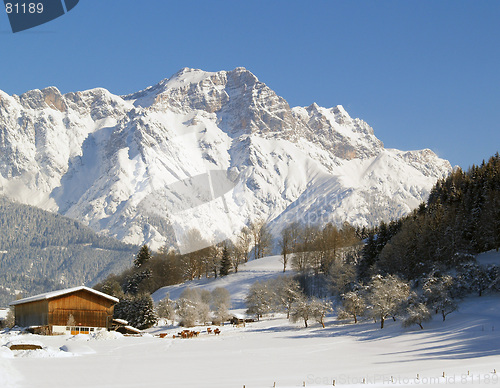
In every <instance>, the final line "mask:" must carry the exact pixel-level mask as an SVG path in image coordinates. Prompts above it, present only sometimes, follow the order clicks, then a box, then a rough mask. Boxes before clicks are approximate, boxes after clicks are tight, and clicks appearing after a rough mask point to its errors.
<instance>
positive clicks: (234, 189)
mask: <svg viewBox="0 0 500 388" xmlns="http://www.w3.org/2000/svg"><path fill="white" fill-rule="evenodd" d="M450 170H451V166H450V165H449V163H448V162H447V161H444V160H442V159H439V158H438V157H437V156H436V155H435V154H434V153H432V151H428V150H424V151H408V152H403V151H397V150H387V149H384V146H383V144H382V142H381V141H380V140H379V139H377V138H376V136H375V135H374V132H373V129H372V128H371V127H370V126H369V125H368V124H367V123H365V122H364V121H362V120H360V119H356V118H354V119H353V118H351V117H350V116H349V114H348V113H347V112H346V110H345V109H344V108H343V107H342V106H341V105H337V106H335V107H333V108H323V107H320V106H318V105H317V104H312V105H310V106H309V107H307V108H302V107H296V108H290V106H289V104H288V103H287V101H286V100H285V99H284V98H282V97H280V96H278V95H277V94H276V93H275V92H274V91H273V90H272V89H270V88H269V87H268V86H267V85H266V84H265V83H263V82H261V81H259V80H258V78H257V77H256V76H255V75H253V74H252V73H251V72H250V71H248V70H246V69H245V68H236V69H234V70H231V71H220V72H205V71H202V70H198V69H189V68H184V69H182V70H180V71H179V72H177V73H176V74H175V75H174V76H172V77H170V78H167V79H164V80H163V81H161V82H159V83H158V84H156V85H154V86H151V87H148V88H146V89H144V90H142V91H139V92H137V93H133V94H130V95H127V96H121V97H120V96H116V95H113V94H112V93H110V92H109V91H107V90H105V89H100V88H97V89H92V90H87V91H83V92H75V93H68V94H65V95H64V96H62V95H61V93H60V92H59V91H58V90H57V89H56V88H46V89H43V90H33V91H30V92H27V93H25V94H23V95H22V96H20V97H17V96H13V97H10V96H8V95H6V94H5V93H3V92H0V192H1V193H3V194H4V195H6V196H7V197H9V198H12V199H15V200H17V201H19V202H22V203H28V204H32V205H36V206H40V207H42V208H44V209H48V210H52V211H59V212H60V213H62V214H64V215H66V216H69V217H72V218H75V219H77V220H79V221H81V222H83V223H85V224H86V225H89V226H90V227H92V228H93V229H94V230H97V231H100V232H101V233H105V234H108V235H111V236H114V237H117V238H119V239H120V240H122V241H124V242H128V243H134V244H142V243H148V244H150V245H151V246H152V247H153V248H158V247H160V246H161V245H164V244H166V243H171V244H176V243H179V242H181V241H182V240H183V238H184V237H185V233H187V232H188V231H189V230H190V229H191V228H197V229H199V230H200V231H202V232H203V233H204V234H205V236H204V237H206V238H207V239H224V238H226V237H231V236H232V234H233V233H235V232H237V231H239V229H240V228H241V227H242V226H243V225H245V223H247V222H248V221H249V220H251V219H254V218H255V217H257V216H258V217H262V218H265V219H267V220H268V221H269V222H270V223H271V226H272V228H273V230H274V231H275V232H276V233H277V232H278V231H279V229H280V228H281V227H283V226H284V225H285V224H286V223H287V222H289V221H290V220H299V221H300V222H306V223H307V222H313V221H312V220H314V222H315V223H320V224H321V223H325V222H336V223H341V222H344V221H349V222H351V223H354V224H357V225H368V224H373V223H376V222H378V221H379V220H381V219H390V218H395V217H398V216H401V215H403V214H405V213H406V212H409V211H410V210H411V209H412V208H413V207H415V206H418V204H419V203H420V202H421V201H422V200H424V199H425V198H426V196H427V195H428V192H429V190H430V188H431V187H432V185H433V184H434V182H435V180H436V179H438V178H440V177H442V176H444V175H446V174H448V172H449V171H450ZM304 217H305V218H304Z"/></svg>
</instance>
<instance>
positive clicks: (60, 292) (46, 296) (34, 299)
mask: <svg viewBox="0 0 500 388" xmlns="http://www.w3.org/2000/svg"><path fill="white" fill-rule="evenodd" d="M83 290H84V291H88V292H91V293H93V294H96V295H99V296H102V297H103V298H106V299H109V300H112V301H113V302H115V303H118V302H119V301H120V300H119V299H118V298H115V297H114V296H111V295H108V294H105V293H103V292H100V291H97V290H94V289H93V288H89V287H85V286H79V287H73V288H66V289H64V290H57V291H51V292H46V293H44V294H39V295H34V296H30V297H28V298H24V299H19V300H16V301H14V302H11V303H9V306H16V305H19V304H24V303H30V302H37V301H39V300H47V299H52V298H56V297H58V296H61V295H66V294H71V293H73V292H76V291H83Z"/></svg>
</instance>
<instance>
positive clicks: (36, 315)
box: [14, 300, 49, 327]
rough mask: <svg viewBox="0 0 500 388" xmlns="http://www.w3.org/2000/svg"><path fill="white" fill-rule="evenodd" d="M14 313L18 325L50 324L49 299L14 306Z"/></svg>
mask: <svg viewBox="0 0 500 388" xmlns="http://www.w3.org/2000/svg"><path fill="white" fill-rule="evenodd" d="M14 314H15V317H16V325H18V326H22V327H26V326H45V325H48V324H49V321H48V301H47V300H40V301H37V302H31V303H25V304H20V305H17V306H14Z"/></svg>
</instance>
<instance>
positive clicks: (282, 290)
mask: <svg viewBox="0 0 500 388" xmlns="http://www.w3.org/2000/svg"><path fill="white" fill-rule="evenodd" d="M274 289H275V294H274V295H275V301H276V303H277V304H278V308H279V309H281V310H284V311H285V312H286V317H287V319H288V318H290V309H291V307H292V304H293V302H295V301H296V300H297V299H298V298H299V297H300V296H301V293H302V292H301V290H300V285H299V282H298V281H297V280H295V279H294V278H293V277H291V276H280V277H278V278H277V279H276V281H275V282H274Z"/></svg>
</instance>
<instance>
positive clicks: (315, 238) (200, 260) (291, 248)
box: [94, 220, 359, 326]
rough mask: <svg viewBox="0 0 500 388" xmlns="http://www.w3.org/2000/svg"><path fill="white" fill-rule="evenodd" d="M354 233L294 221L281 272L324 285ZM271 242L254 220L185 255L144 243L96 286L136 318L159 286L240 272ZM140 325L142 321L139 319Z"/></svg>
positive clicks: (283, 242)
mask: <svg viewBox="0 0 500 388" xmlns="http://www.w3.org/2000/svg"><path fill="white" fill-rule="evenodd" d="M356 236H357V231H356V229H354V228H353V227H351V226H349V225H347V224H346V225H344V226H343V228H337V227H335V226H333V225H331V224H328V225H326V226H325V227H324V228H319V227H311V226H308V227H301V226H300V225H299V224H291V225H289V226H288V227H287V228H285V229H284V230H283V232H282V233H281V236H280V238H279V239H278V246H279V248H280V250H281V252H282V257H283V260H282V263H283V272H285V271H286V269H287V267H288V268H289V267H290V266H291V267H292V268H294V269H297V270H299V271H300V272H301V273H302V274H303V275H304V276H303V277H302V278H301V282H302V283H303V284H304V285H305V287H307V288H311V287H316V285H317V284H318V283H320V281H317V280H316V279H317V278H320V277H321V278H322V277H325V276H328V273H329V271H330V267H331V265H332V262H333V261H334V260H333V258H334V257H335V256H336V255H338V254H340V253H341V252H342V249H344V248H345V247H347V246H351V245H352V244H353V243H355V242H359V239H358V238H357V237H356ZM188 237H189V239H191V241H192V242H193V244H199V243H200V240H201V239H202V237H201V234H200V232H199V231H197V230H191V231H189V233H188ZM271 244H272V238H271V234H270V232H269V228H268V226H267V224H266V223H265V222H263V221H262V220H256V221H255V222H251V223H250V224H249V226H246V227H244V228H242V230H241V232H240V234H239V235H238V237H237V239H236V241H235V242H232V241H229V240H227V241H223V242H221V243H218V244H214V245H212V246H209V247H207V248H203V249H200V250H197V251H193V252H189V253H186V254H180V253H179V252H177V251H175V250H173V249H161V250H160V251H159V252H157V253H153V252H151V250H150V249H149V248H148V246H147V245H144V246H142V247H141V249H140V251H139V253H138V254H137V256H136V259H135V261H134V265H133V266H132V267H131V268H129V269H127V270H125V271H123V272H121V273H120V274H111V275H109V276H108V277H107V278H106V279H105V280H104V281H102V282H100V283H98V284H96V285H95V286H94V288H96V289H98V290H100V291H102V292H105V293H107V294H110V295H113V296H116V297H118V298H119V299H120V304H119V305H117V307H116V309H115V316H116V317H117V318H123V319H126V320H128V321H131V322H132V321H135V322H137V320H136V319H135V318H134V317H135V316H136V315H151V313H150V312H151V311H152V309H153V307H152V301H150V298H151V297H150V295H151V294H152V293H153V292H155V291H156V290H158V289H159V288H161V287H164V286H169V285H173V284H179V283H182V282H184V281H189V280H193V279H199V278H201V277H206V278H217V277H219V276H226V275H228V274H230V273H236V272H238V268H239V266H240V265H241V264H242V263H245V262H247V261H248V260H249V259H250V258H252V259H254V260H258V259H259V258H262V257H264V256H265V255H268V254H269V253H270V252H271V250H272V245H271ZM294 252H295V254H294V255H293V257H292V253H294ZM346 252H347V251H346ZM344 253H345V252H344ZM290 257H292V259H291V261H289V259H290ZM310 271H311V275H309V272H310ZM311 279H314V281H313V280H311ZM123 306H125V307H123ZM131 306H135V307H131ZM134 310H135V311H134ZM139 310H140V311H139ZM132 311H134V312H133V313H132ZM137 311H139V312H138V313H137ZM141 311H142V313H141ZM152 321H154V319H153V320H152ZM152 321H151V322H152ZM139 326H144V325H143V324H142V323H141V324H140V325H139Z"/></svg>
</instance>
